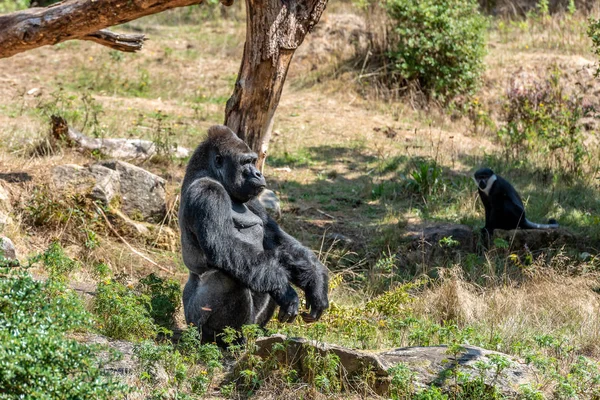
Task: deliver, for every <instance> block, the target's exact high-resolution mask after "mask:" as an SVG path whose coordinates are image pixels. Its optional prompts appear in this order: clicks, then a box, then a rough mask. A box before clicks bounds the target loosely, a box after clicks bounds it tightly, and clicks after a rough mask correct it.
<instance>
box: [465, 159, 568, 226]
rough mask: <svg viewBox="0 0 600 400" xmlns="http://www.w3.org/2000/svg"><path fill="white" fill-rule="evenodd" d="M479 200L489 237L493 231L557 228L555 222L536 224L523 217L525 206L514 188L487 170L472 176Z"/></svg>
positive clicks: (478, 171) (482, 169) (483, 169)
mask: <svg viewBox="0 0 600 400" xmlns="http://www.w3.org/2000/svg"><path fill="white" fill-rule="evenodd" d="M473 179H474V180H475V183H476V184H477V189H478V192H479V198H480V199H481V202H482V203H483V207H484V208H485V227H484V228H483V229H484V231H487V232H488V233H489V234H490V235H491V234H492V233H493V232H494V229H505V230H511V229H517V228H521V229H550V228H558V223H557V222H556V220H554V219H551V220H549V221H548V224H536V223H534V222H531V221H529V220H528V219H527V218H526V217H525V206H524V205H523V201H522V200H521V197H520V196H519V193H517V191H516V190H515V188H514V187H513V186H512V185H511V184H510V183H509V182H508V181H507V180H506V179H504V178H502V177H501V176H499V175H496V174H495V173H494V171H492V170H491V169H489V168H481V169H479V170H477V171H476V172H475V174H474V177H473Z"/></svg>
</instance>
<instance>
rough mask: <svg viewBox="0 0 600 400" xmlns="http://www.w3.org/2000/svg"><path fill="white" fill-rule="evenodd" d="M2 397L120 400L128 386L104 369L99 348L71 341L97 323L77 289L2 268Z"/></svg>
mask: <svg viewBox="0 0 600 400" xmlns="http://www.w3.org/2000/svg"><path fill="white" fill-rule="evenodd" d="M0 276H1V278H0V315H1V316H2V317H1V318H0V399H17V398H21V399H25V398H27V399H115V398H123V397H124V396H125V394H126V393H127V392H128V388H127V387H126V386H125V385H123V384H121V383H119V382H118V381H116V380H114V379H113V378H111V377H109V376H107V375H106V374H105V373H104V372H103V371H102V370H101V368H100V361H99V359H98V357H97V350H98V349H97V348H96V347H93V346H88V345H85V344H81V343H78V342H76V341H75V340H73V339H68V338H67V337H66V334H67V333H68V332H71V331H73V330H82V329H89V328H91V327H92V324H93V320H92V317H91V315H90V314H89V313H88V312H87V311H86V310H85V308H84V306H83V304H82V302H81V300H80V299H79V298H78V297H77V295H76V294H75V293H73V291H71V290H69V289H67V288H66V287H65V285H64V284H63V283H62V282H60V281H57V280H54V279H52V278H50V279H48V280H47V281H45V282H41V281H36V280H33V279H32V277H31V276H30V275H29V274H28V273H26V272H25V271H23V270H20V269H18V268H6V267H3V266H0Z"/></svg>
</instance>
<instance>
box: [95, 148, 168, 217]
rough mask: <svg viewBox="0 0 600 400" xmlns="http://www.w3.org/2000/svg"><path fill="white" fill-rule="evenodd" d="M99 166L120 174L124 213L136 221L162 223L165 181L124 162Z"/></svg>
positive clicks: (165, 205)
mask: <svg viewBox="0 0 600 400" xmlns="http://www.w3.org/2000/svg"><path fill="white" fill-rule="evenodd" d="M99 165H102V166H104V167H107V168H110V169H112V170H114V171H117V172H118V173H119V178H120V182H121V200H122V209H123V211H124V212H125V213H126V214H127V215H129V216H130V217H132V218H134V219H138V218H141V219H143V220H146V221H152V222H160V221H161V220H162V219H163V218H164V216H165V214H166V212H167V203H166V191H165V183H166V182H165V180H164V179H163V178H161V177H159V176H158V175H155V174H153V173H151V172H149V171H146V170H145V169H143V168H140V167H137V166H135V165H132V164H129V163H126V162H124V161H115V160H111V161H103V162H100V163H99Z"/></svg>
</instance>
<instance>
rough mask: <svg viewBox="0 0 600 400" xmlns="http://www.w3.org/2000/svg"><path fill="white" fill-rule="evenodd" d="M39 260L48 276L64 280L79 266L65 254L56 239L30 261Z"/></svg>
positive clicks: (35, 261)
mask: <svg viewBox="0 0 600 400" xmlns="http://www.w3.org/2000/svg"><path fill="white" fill-rule="evenodd" d="M37 262H41V263H42V264H43V265H44V269H45V270H46V271H47V272H48V274H49V275H50V277H52V278H54V279H56V280H61V281H66V280H67V277H68V276H69V274H70V273H71V272H73V271H75V270H76V269H78V268H79V267H80V265H79V263H78V262H77V261H75V260H73V259H71V258H69V256H67V254H66V253H65V250H64V249H63V248H62V246H61V245H60V243H59V242H58V241H56V240H55V241H53V242H51V243H50V245H49V246H48V248H47V249H46V251H45V252H44V253H42V254H38V255H36V256H34V257H33V258H32V259H31V260H30V263H32V264H33V263H37Z"/></svg>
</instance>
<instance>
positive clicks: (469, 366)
mask: <svg viewBox="0 0 600 400" xmlns="http://www.w3.org/2000/svg"><path fill="white" fill-rule="evenodd" d="M256 345H257V355H258V356H260V357H263V358H265V357H276V358H277V360H278V362H280V363H284V364H285V363H287V364H288V365H289V366H290V367H291V368H294V369H295V370H296V371H298V372H299V373H300V374H303V373H306V372H307V371H303V370H302V368H303V365H304V364H303V359H304V358H305V357H306V356H307V355H308V354H309V351H310V352H313V351H316V352H317V353H318V354H321V355H324V354H327V353H333V354H336V355H337V356H338V357H339V359H340V367H341V369H342V370H343V371H344V376H345V377H346V378H347V379H351V378H352V377H353V376H357V375H360V374H363V373H364V372H365V370H370V372H371V373H372V374H373V376H374V384H373V386H372V389H373V390H374V391H375V392H376V393H377V394H378V395H380V396H386V395H387V394H388V392H389V386H390V383H391V378H392V377H391V376H390V374H389V373H388V370H389V369H390V368H392V367H394V366H396V365H399V364H404V365H406V366H407V367H408V368H409V369H410V370H411V371H412V372H413V373H414V384H415V387H416V388H417V389H419V388H426V387H429V386H433V385H435V386H438V387H441V388H442V389H444V390H449V388H450V386H451V385H452V383H453V380H451V379H447V378H448V376H447V373H448V372H449V371H450V370H451V369H458V370H459V371H461V372H463V373H465V374H467V375H469V376H472V377H473V378H476V377H479V376H480V375H481V373H482V370H481V369H480V368H477V365H478V364H480V363H483V364H485V365H487V366H489V365H493V359H494V358H495V357H498V356H499V357H502V358H503V359H506V360H508V366H507V367H506V368H505V369H503V371H502V372H501V373H500V374H496V372H497V371H496V369H495V368H493V367H492V368H490V369H488V370H486V371H485V372H484V374H485V377H484V380H485V383H486V384H487V385H490V386H492V385H493V386H495V387H496V388H497V389H498V390H499V391H500V392H501V393H503V394H504V395H506V396H509V397H510V398H512V397H515V396H517V394H518V388H519V386H520V385H523V384H527V383H533V382H535V375H534V371H533V370H532V367H530V366H528V365H526V364H524V363H523V362H521V361H520V360H517V359H515V358H513V357H511V356H508V355H506V354H502V353H498V352H495V351H490V350H485V349H482V348H479V347H475V346H466V345H465V346H463V347H462V349H461V351H460V352H459V353H458V354H457V355H456V357H455V355H453V354H451V353H450V352H449V351H448V347H447V346H430V347H405V348H400V349H396V350H391V351H384V352H379V353H369V352H364V351H357V350H353V349H348V348H344V347H341V346H336V345H331V344H326V343H322V342H317V341H314V340H307V339H303V338H286V337H285V336H283V335H273V336H270V337H266V338H260V339H258V340H257V342H256ZM282 345H283V347H282ZM282 348H283V349H285V351H282V350H280V349H282ZM497 375H499V376H497Z"/></svg>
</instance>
